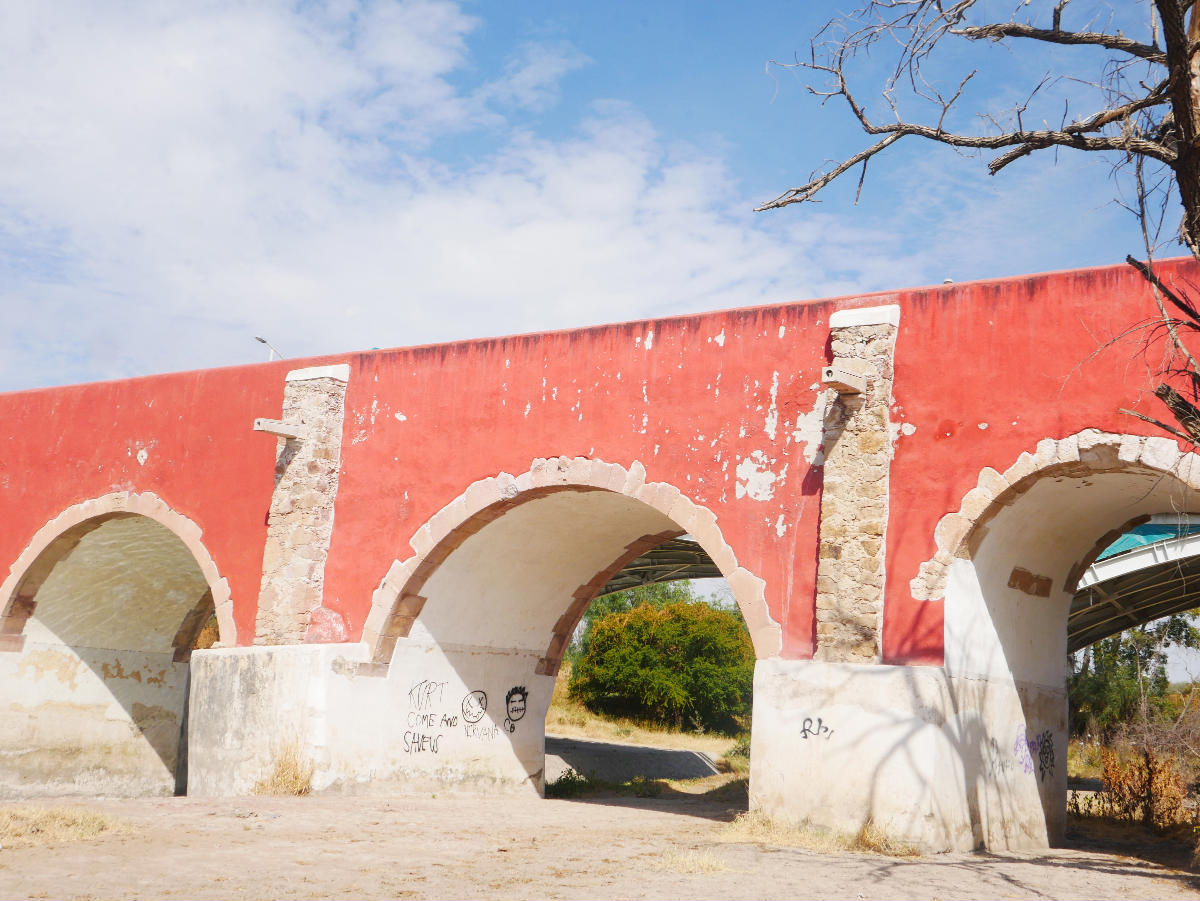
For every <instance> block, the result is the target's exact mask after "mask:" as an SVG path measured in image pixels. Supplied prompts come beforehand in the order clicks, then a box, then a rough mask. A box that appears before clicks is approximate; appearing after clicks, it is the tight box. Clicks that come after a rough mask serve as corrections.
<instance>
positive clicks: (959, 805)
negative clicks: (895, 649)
mask: <svg viewBox="0 0 1200 901" xmlns="http://www.w3.org/2000/svg"><path fill="white" fill-rule="evenodd" d="M1065 732H1066V696H1065V691H1064V690H1062V689H1060V690H1057V691H1055V690H1052V689H1049V688H1046V687H1044V686H1038V685H1021V684H1018V683H1014V682H1012V681H1011V680H1007V681H1006V680H1004V679H1000V678H995V677H992V678H981V677H960V676H953V675H951V674H950V673H949V672H948V671H947V670H946V669H944V668H942V667H927V666H882V665H869V664H868V665H859V664H849V663H822V662H818V661H796V660H779V659H772V660H760V661H759V662H758V665H757V667H756V668H755V678H754V726H753V736H752V742H751V768H750V785H751V805H752V806H753V807H755V808H758V809H762V810H764V811H765V812H766V813H768V814H769V815H771V816H772V817H774V818H777V819H783V820H788V821H792V822H802V821H807V822H809V823H811V824H813V825H815V826H818V827H822V828H828V829H833V830H837V831H840V832H848V833H851V834H853V833H856V832H857V831H858V830H859V829H861V828H862V827H863V826H864V825H865V824H867V823H868V822H870V823H873V824H874V825H875V826H876V827H877V828H879V829H880V830H881V831H882V832H883V833H884V834H886V835H888V836H890V837H892V838H895V839H898V840H900V841H904V842H907V843H910V844H913V845H916V846H918V847H920V848H921V849H923V850H927V851H940V850H970V849H973V848H980V847H987V848H989V849H992V850H1000V849H1006V848H1007V849H1019V848H1045V847H1046V846H1047V845H1048V844H1050V843H1053V842H1055V841H1056V840H1057V839H1059V838H1061V836H1062V831H1063V827H1064V824H1065V818H1066V763H1067V760H1066V737H1065Z"/></svg>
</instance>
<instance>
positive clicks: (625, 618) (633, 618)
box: [570, 603, 754, 735]
mask: <svg viewBox="0 0 1200 901" xmlns="http://www.w3.org/2000/svg"><path fill="white" fill-rule="evenodd" d="M753 682H754V649H753V647H752V646H751V643H750V635H749V634H748V633H747V631H746V627H745V624H744V623H743V622H742V621H741V619H740V617H738V616H735V615H734V614H733V613H731V612H729V611H726V610H717V609H714V608H712V607H710V606H708V605H707V604H703V603H666V604H664V605H661V606H658V607H656V606H654V605H653V604H650V603H645V604H641V605H639V606H637V607H634V608H633V609H631V610H626V611H624V612H619V611H616V612H609V613H607V614H605V615H604V616H602V617H600V618H598V619H596V620H594V621H593V622H592V624H591V629H590V632H589V638H588V642H587V646H586V649H585V650H584V651H583V652H582V653H581V654H580V656H579V657H578V659H577V660H576V661H575V663H574V666H573V668H572V671H571V681H570V692H571V696H572V697H573V698H576V699H578V700H580V701H581V702H582V703H583V704H584V705H585V706H587V707H588V709H590V710H592V711H594V712H597V713H605V714H610V715H618V716H630V717H634V718H637V719H642V720H646V721H650V722H654V723H658V724H661V725H666V726H673V727H675V728H677V729H682V728H684V727H685V725H686V726H688V727H691V728H697V729H705V730H711V731H717V732H724V733H726V734H730V735H732V734H735V733H737V732H738V731H739V730H740V729H741V728H742V720H743V719H744V717H746V716H747V715H748V713H749V712H750V701H751V691H752V688H753Z"/></svg>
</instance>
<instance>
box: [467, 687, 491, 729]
mask: <svg viewBox="0 0 1200 901" xmlns="http://www.w3.org/2000/svg"><path fill="white" fill-rule="evenodd" d="M485 713H487V692H486V691H472V692H468V693H467V696H466V697H465V698H463V701H462V717H463V722H464V723H471V724H474V723H478V722H479V721H480V720H481V719H483V715H484V714H485Z"/></svg>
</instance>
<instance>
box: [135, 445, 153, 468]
mask: <svg viewBox="0 0 1200 901" xmlns="http://www.w3.org/2000/svg"><path fill="white" fill-rule="evenodd" d="M149 459H150V452H149V451H148V450H146V449H145V448H144V447H143V448H142V449H141V450H139V451H138V452H137V461H138V466H145V465H146V461H147V460H149Z"/></svg>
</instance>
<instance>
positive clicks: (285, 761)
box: [254, 742, 315, 795]
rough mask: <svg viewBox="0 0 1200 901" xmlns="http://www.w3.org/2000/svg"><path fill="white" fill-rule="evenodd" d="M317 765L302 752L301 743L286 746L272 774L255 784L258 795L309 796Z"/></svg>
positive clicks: (278, 757) (280, 751)
mask: <svg viewBox="0 0 1200 901" xmlns="http://www.w3.org/2000/svg"><path fill="white" fill-rule="evenodd" d="M314 770H315V765H314V764H313V762H312V761H311V760H310V759H309V758H307V757H305V756H304V754H303V753H302V752H301V751H300V744H299V742H291V743H289V744H287V745H284V746H283V748H281V749H280V750H279V753H278V754H276V755H275V763H274V766H273V767H272V769H271V774H270V775H269V776H267V777H266V778H265V779H260V780H259V781H258V782H256V783H255V784H254V794H256V795H307V794H308V793H309V792H310V791H312V778H313V771H314Z"/></svg>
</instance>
